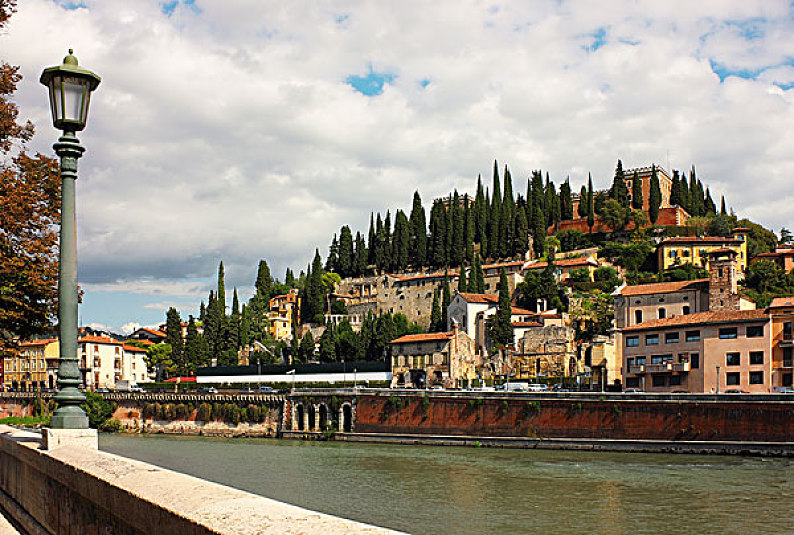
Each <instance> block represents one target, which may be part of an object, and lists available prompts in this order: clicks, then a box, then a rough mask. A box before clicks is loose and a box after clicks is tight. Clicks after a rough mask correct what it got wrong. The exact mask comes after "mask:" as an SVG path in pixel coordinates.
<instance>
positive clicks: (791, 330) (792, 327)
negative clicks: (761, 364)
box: [783, 321, 794, 340]
mask: <svg viewBox="0 0 794 535" xmlns="http://www.w3.org/2000/svg"><path fill="white" fill-rule="evenodd" d="M792 338H794V321H784V322H783V340H791V339H792Z"/></svg>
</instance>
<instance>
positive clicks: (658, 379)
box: [653, 375, 667, 386]
mask: <svg viewBox="0 0 794 535" xmlns="http://www.w3.org/2000/svg"><path fill="white" fill-rule="evenodd" d="M653 386H667V376H666V375H654V376H653Z"/></svg>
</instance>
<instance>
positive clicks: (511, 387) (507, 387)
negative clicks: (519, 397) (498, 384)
mask: <svg viewBox="0 0 794 535" xmlns="http://www.w3.org/2000/svg"><path fill="white" fill-rule="evenodd" d="M502 390H504V391H505V392H528V391H529V385H528V384H527V383H505V384H503V385H502Z"/></svg>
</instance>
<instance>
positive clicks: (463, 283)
mask: <svg viewBox="0 0 794 535" xmlns="http://www.w3.org/2000/svg"><path fill="white" fill-rule="evenodd" d="M468 291H469V284H468V281H467V280H466V266H465V265H463V264H461V265H460V270H459V274H458V293H466V292H468Z"/></svg>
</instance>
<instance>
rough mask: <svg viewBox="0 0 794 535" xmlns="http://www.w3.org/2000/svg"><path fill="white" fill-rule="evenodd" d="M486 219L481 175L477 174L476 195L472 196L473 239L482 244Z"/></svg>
mask: <svg viewBox="0 0 794 535" xmlns="http://www.w3.org/2000/svg"><path fill="white" fill-rule="evenodd" d="M487 221H488V204H487V202H486V201H485V193H484V192H483V189H482V177H481V176H480V175H477V195H476V196H475V197H474V240H475V241H476V242H477V243H479V244H482V241H483V238H485V234H486V226H487Z"/></svg>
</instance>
